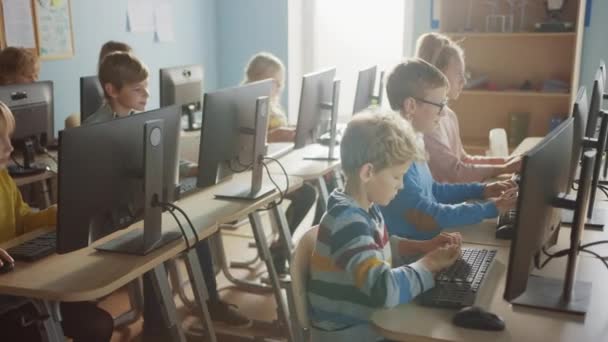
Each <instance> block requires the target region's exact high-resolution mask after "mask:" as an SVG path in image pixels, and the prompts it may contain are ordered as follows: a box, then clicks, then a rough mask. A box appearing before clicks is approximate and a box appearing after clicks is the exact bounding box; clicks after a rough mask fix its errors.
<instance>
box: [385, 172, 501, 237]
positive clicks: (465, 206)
mask: <svg viewBox="0 0 608 342" xmlns="http://www.w3.org/2000/svg"><path fill="white" fill-rule="evenodd" d="M406 180H407V182H406V184H405V186H404V189H403V190H402V191H401V192H400V193H399V194H398V195H397V197H396V198H395V199H394V200H393V201H398V202H396V203H395V205H398V206H399V207H401V208H402V213H403V214H402V215H400V217H401V218H402V219H403V220H407V222H408V223H409V224H411V225H413V226H415V227H416V229H418V230H421V231H434V230H440V229H445V228H450V227H457V226H464V225H472V224H476V223H479V222H481V221H482V220H484V219H487V218H492V217H496V216H497V215H498V209H497V207H496V204H495V203H494V202H492V201H487V202H482V203H459V204H442V203H439V202H437V201H434V200H432V199H431V198H429V197H427V196H423V195H422V194H423V191H422V189H421V188H420V186H419V185H418V184H417V183H416V182H413V181H409V180H408V179H406ZM452 185H453V184H452ZM455 186H456V187H455V189H458V186H457V185H455ZM469 186H470V187H473V188H475V187H474V186H473V185H469ZM449 188H450V187H449V186H446V187H443V188H441V191H446V189H449ZM465 188H466V185H465ZM471 194H472V192H471ZM482 194H483V185H481V184H479V185H478V188H477V189H476V190H475V196H471V197H476V198H478V197H481V196H482ZM437 200H439V199H438V198H437Z"/></svg>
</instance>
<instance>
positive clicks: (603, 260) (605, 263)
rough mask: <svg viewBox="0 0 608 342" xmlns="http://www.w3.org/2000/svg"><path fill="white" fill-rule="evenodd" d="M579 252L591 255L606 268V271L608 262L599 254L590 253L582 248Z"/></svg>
mask: <svg viewBox="0 0 608 342" xmlns="http://www.w3.org/2000/svg"><path fill="white" fill-rule="evenodd" d="M580 251H581V252H585V253H587V254H591V255H593V256H594V257H596V258H598V259H600V261H601V262H602V263H603V264H604V266H606V269H608V261H606V259H605V258H604V257H602V256H601V255H599V254H597V253H595V252H593V251H590V250H588V249H584V248H581V249H580Z"/></svg>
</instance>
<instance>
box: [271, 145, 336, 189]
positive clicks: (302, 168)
mask: <svg viewBox="0 0 608 342" xmlns="http://www.w3.org/2000/svg"><path fill="white" fill-rule="evenodd" d="M334 151H335V156H336V158H340V147H339V146H337V147H335V150H334ZM327 153H328V147H327V146H323V145H319V144H311V145H307V146H305V147H303V148H300V149H297V150H293V151H291V152H289V153H288V154H286V155H285V156H283V157H281V158H279V162H281V164H282V165H283V167H284V168H285V171H287V174H288V175H290V176H296V177H300V178H302V179H304V180H305V181H306V180H312V179H316V178H318V177H320V176H323V175H325V174H327V173H328V172H330V171H332V170H333V169H335V168H338V167H340V165H341V162H340V160H334V161H319V160H304V157H309V156H327ZM268 166H269V168H270V172H271V173H276V174H283V171H282V170H281V168H280V167H279V165H277V164H276V163H269V165H268Z"/></svg>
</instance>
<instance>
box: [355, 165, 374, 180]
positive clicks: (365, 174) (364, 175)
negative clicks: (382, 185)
mask: <svg viewBox="0 0 608 342" xmlns="http://www.w3.org/2000/svg"><path fill="white" fill-rule="evenodd" d="M373 175H374V166H373V165H372V164H371V163H367V164H364V165H363V166H361V169H359V179H361V183H362V184H365V183H367V182H368V181H369V180H370V179H371V178H372V176H373Z"/></svg>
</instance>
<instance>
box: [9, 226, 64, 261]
mask: <svg viewBox="0 0 608 342" xmlns="http://www.w3.org/2000/svg"><path fill="white" fill-rule="evenodd" d="M56 244H57V234H56V233H55V232H54V231H52V232H48V233H46V234H42V235H40V236H37V237H35V238H33V239H31V240H28V241H26V242H24V243H22V244H20V245H17V246H15V247H12V248H9V249H8V250H7V252H8V254H10V255H11V256H12V257H13V258H14V259H15V260H21V261H36V260H38V259H40V258H44V257H45V256H47V255H51V254H53V253H55V251H56Z"/></svg>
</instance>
